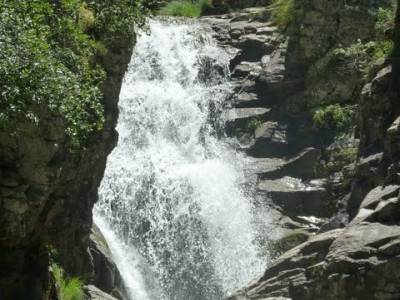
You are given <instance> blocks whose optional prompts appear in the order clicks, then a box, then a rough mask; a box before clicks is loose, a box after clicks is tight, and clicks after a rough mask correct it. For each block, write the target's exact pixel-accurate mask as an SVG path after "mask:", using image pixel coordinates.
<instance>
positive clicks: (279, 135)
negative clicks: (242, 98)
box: [248, 121, 289, 157]
mask: <svg viewBox="0 0 400 300" xmlns="http://www.w3.org/2000/svg"><path fill="white" fill-rule="evenodd" d="M254 139H255V142H254V144H253V146H252V147H251V148H250V149H249V151H248V153H249V154H250V155H251V156H254V157H270V156H273V157H282V156H286V155H288V153H289V143H288V140H287V130H286V128H285V127H283V126H281V125H279V124H278V122H270V121H268V122H265V123H263V124H261V125H260V126H259V127H258V128H257V129H256V130H255V133H254Z"/></svg>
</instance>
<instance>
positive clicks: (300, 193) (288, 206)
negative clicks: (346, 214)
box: [257, 177, 333, 217]
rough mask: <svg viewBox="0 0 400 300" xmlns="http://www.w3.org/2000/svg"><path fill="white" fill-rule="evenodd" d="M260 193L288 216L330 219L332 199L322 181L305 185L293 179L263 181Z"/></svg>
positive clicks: (259, 187) (259, 188) (260, 184)
mask: <svg viewBox="0 0 400 300" xmlns="http://www.w3.org/2000/svg"><path fill="white" fill-rule="evenodd" d="M257 189H258V192H259V193H263V194H265V195H266V196H267V197H268V198H270V199H271V200H272V202H273V203H275V204H276V205H278V206H279V207H280V208H281V209H282V210H283V213H284V214H285V215H288V216H299V215H301V216H316V217H330V216H331V215H332V207H333V205H332V203H331V201H332V197H331V196H330V195H329V194H328V193H327V191H326V189H325V188H324V184H323V182H321V181H312V182H310V183H303V182H302V181H301V180H299V179H296V178H291V177H283V178H280V179H275V180H262V181H260V183H259V184H258V187H257Z"/></svg>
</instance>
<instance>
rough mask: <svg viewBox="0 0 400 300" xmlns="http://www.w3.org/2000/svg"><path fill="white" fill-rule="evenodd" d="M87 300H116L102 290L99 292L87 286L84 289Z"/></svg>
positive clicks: (91, 286)
mask: <svg viewBox="0 0 400 300" xmlns="http://www.w3.org/2000/svg"><path fill="white" fill-rule="evenodd" d="M85 290H86V296H87V300H118V299H117V298H114V297H113V296H111V295H109V294H107V293H104V292H103V291H102V290H99V289H98V288H97V287H95V286H94V285H88V286H86V287H85Z"/></svg>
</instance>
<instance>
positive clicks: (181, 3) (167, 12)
mask: <svg viewBox="0 0 400 300" xmlns="http://www.w3.org/2000/svg"><path fill="white" fill-rule="evenodd" d="M211 6H212V0H197V1H191V0H175V1H172V2H169V3H168V4H167V5H166V6H164V7H163V8H161V9H160V10H159V12H158V13H159V14H160V15H163V16H175V17H178V16H179V17H190V18H197V17H200V16H201V15H202V14H203V13H204V11H205V10H206V9H208V8H209V7H211Z"/></svg>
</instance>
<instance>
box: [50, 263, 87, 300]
mask: <svg viewBox="0 0 400 300" xmlns="http://www.w3.org/2000/svg"><path fill="white" fill-rule="evenodd" d="M52 273H53V276H54V279H55V281H56V285H57V291H58V296H59V298H60V300H83V299H84V297H85V293H84V291H83V283H82V281H81V280H80V279H79V278H77V277H74V278H71V279H69V278H66V277H65V274H64V270H63V269H62V268H61V267H60V266H59V265H57V264H55V263H53V264H52Z"/></svg>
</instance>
